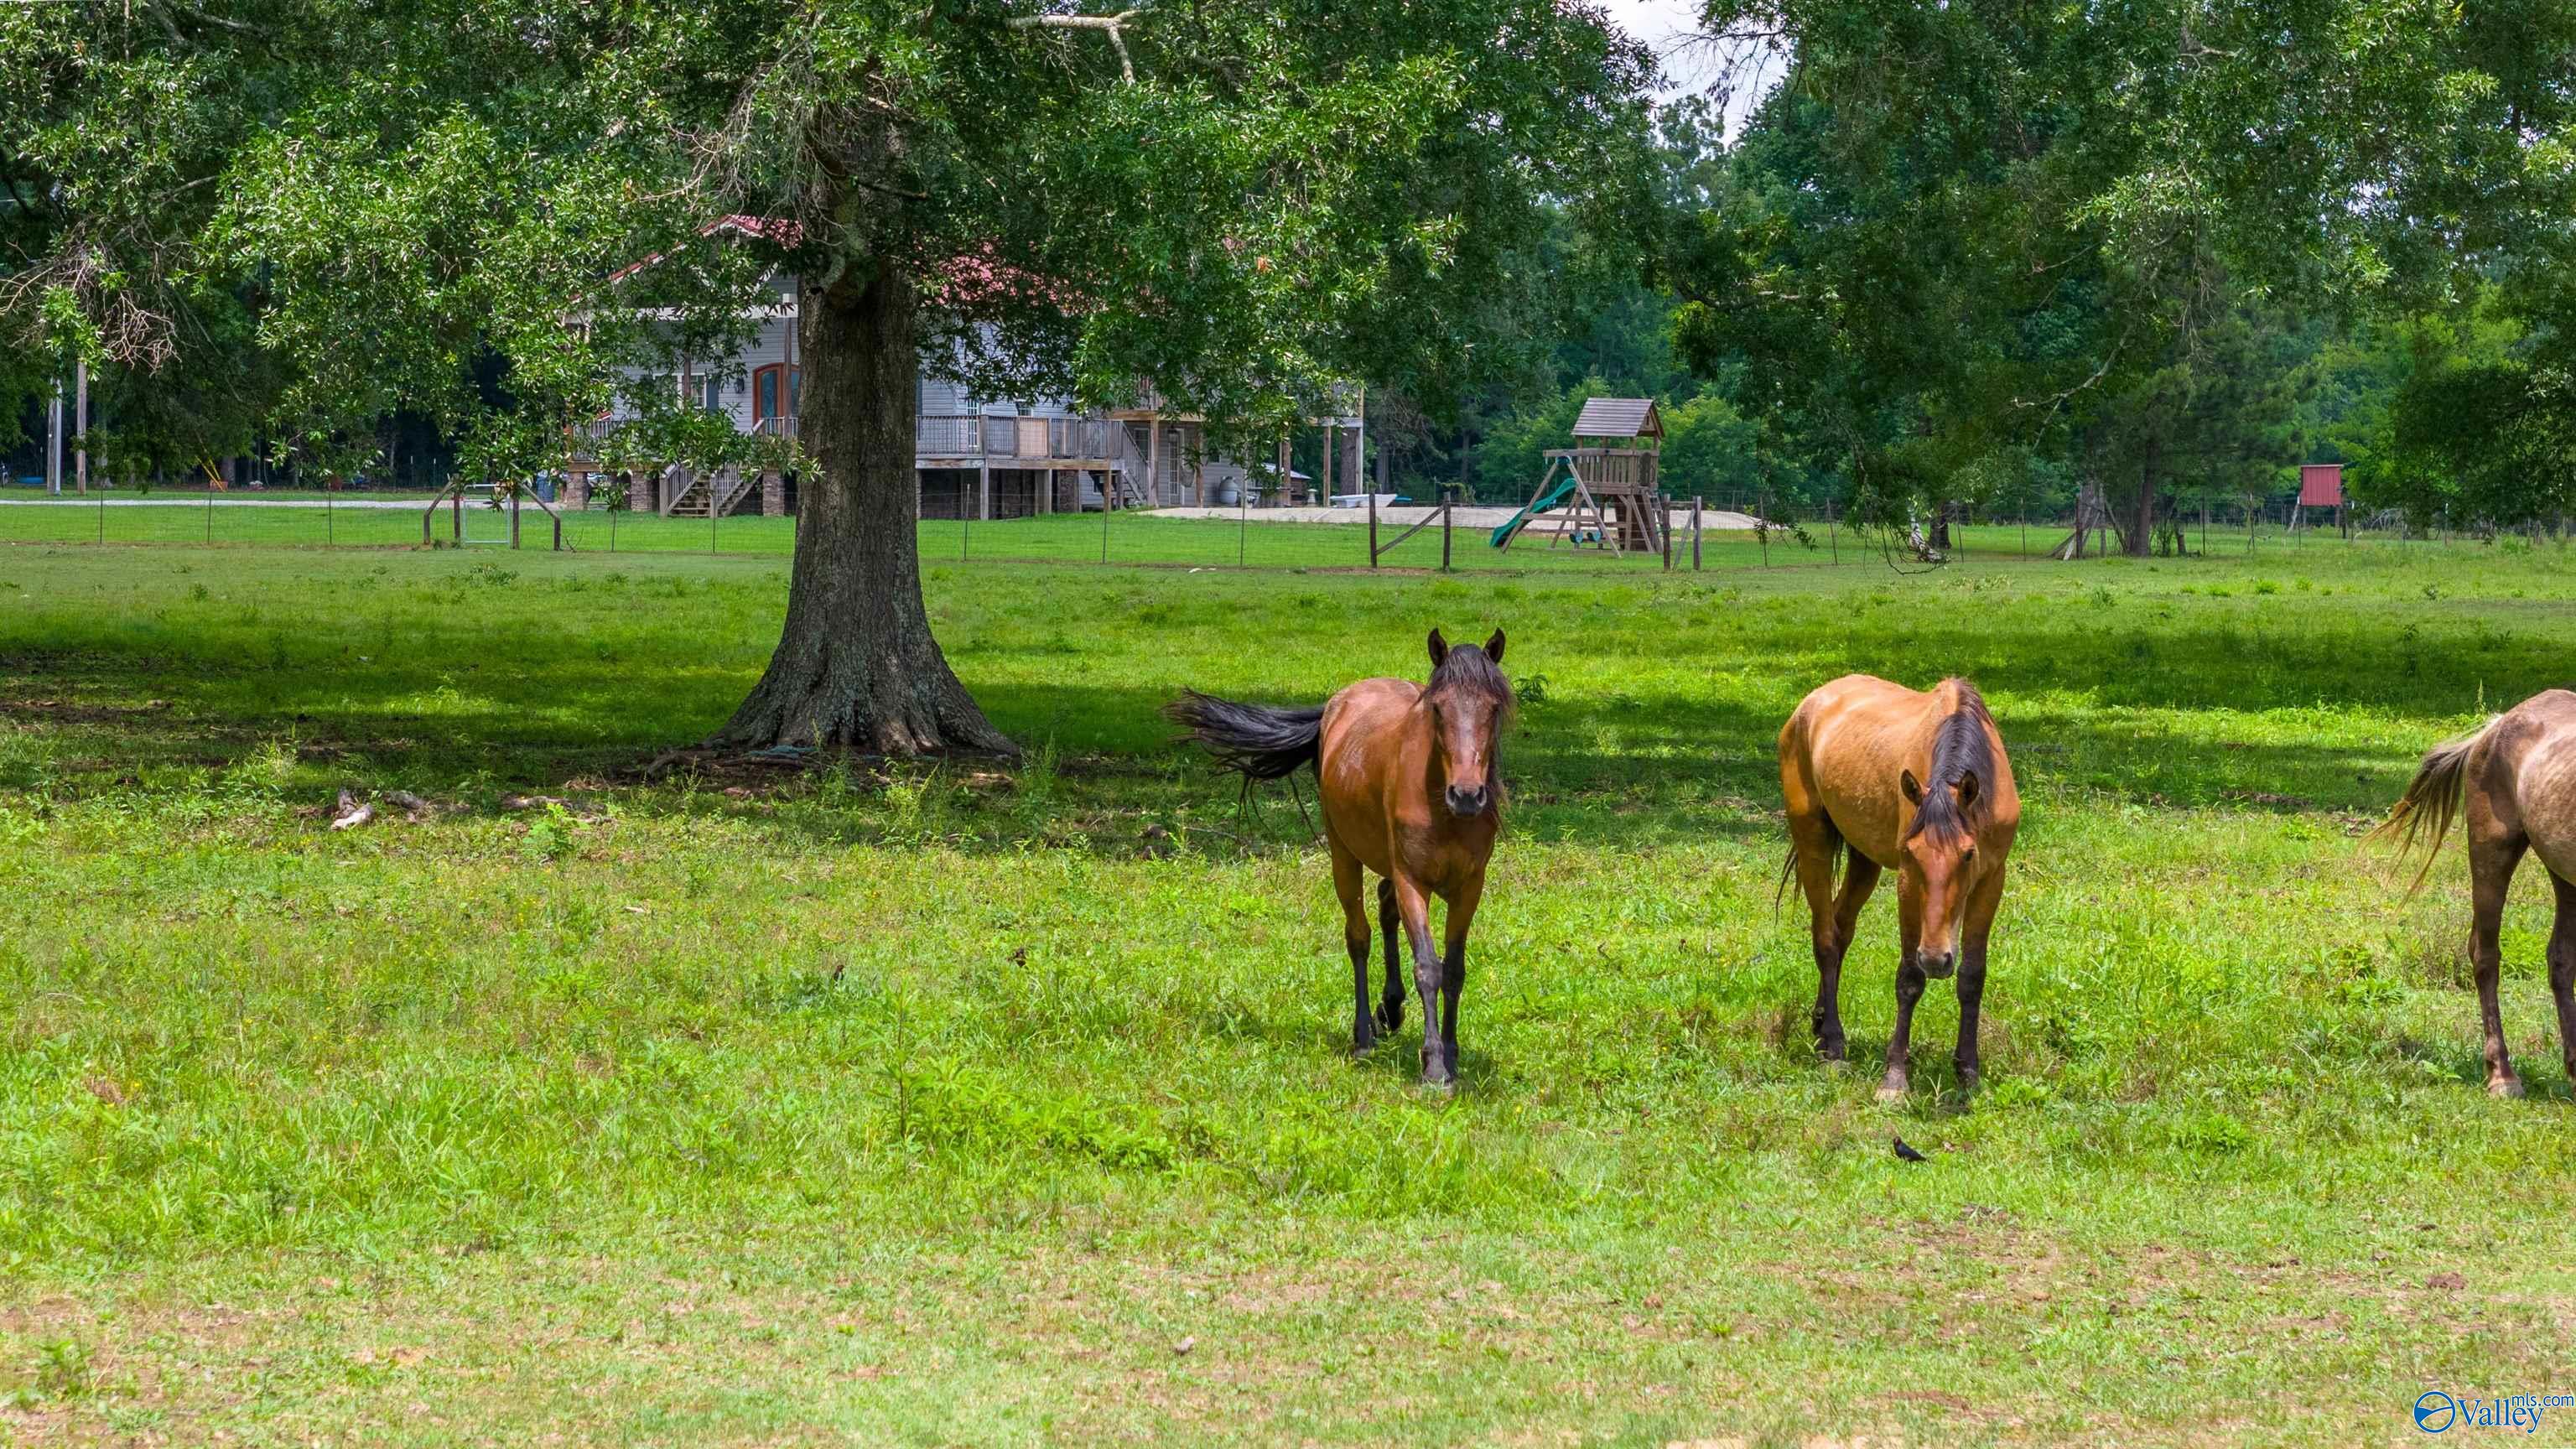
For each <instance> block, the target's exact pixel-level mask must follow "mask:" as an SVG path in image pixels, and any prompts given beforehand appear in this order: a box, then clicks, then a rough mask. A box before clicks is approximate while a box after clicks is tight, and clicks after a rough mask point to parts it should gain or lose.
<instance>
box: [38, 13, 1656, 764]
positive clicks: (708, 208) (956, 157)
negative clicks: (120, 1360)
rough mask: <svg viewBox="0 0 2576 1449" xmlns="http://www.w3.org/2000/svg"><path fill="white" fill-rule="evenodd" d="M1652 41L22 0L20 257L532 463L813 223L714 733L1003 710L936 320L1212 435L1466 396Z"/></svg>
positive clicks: (81, 331)
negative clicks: (939, 517)
mask: <svg viewBox="0 0 2576 1449" xmlns="http://www.w3.org/2000/svg"><path fill="white" fill-rule="evenodd" d="M1651 70H1652V66H1651V62H1650V60H1649V58H1648V57H1647V56H1646V54H1645V53H1644V52H1643V51H1642V50H1641V49H1640V48H1639V47H1637V46H1636V45H1635V44H1633V43H1632V42H1630V41H1629V40H1627V39H1626V38H1625V37H1623V36H1622V35H1620V34H1619V33H1618V32H1617V31H1616V30H1615V29H1614V28H1613V27H1611V26H1610V25H1609V24H1607V23H1606V22H1605V21H1604V20H1603V19H1602V17H1601V16H1600V15H1599V14H1598V13H1597V12H1596V11H1593V10H1591V9H1589V8H1587V7H1585V6H1583V5H1580V4H1567V3H1558V0H1434V3H1412V0H1186V3H1172V4H1161V5H1140V6H1138V7H1136V8H1132V9H1124V10H1116V11H1109V10H1095V11H1082V10H1078V9H1076V8H1074V7H1073V6H1070V5H1064V4H1055V3H1032V0H909V3H891V0H809V3H796V0H788V3H780V0H132V3H130V4H129V3H127V0H113V3H97V4H85V3H64V4H50V5H41V6H11V7H7V8H6V9H5V10H0V74H6V75H7V76H9V77H10V78H11V79H10V83H9V84H8V85H5V86H0V179H6V180H7V181H8V182H9V184H10V187H11V189H12V194H13V196H14V197H16V198H18V199H19V205H18V207H17V208H15V209H13V212H12V216H13V218H14V221H13V224H12V227H11V230H10V233H9V237H8V245H9V246H10V247H11V248H12V249H13V255H11V257H10V258H9V259H8V261H7V263H6V266H7V269H8V271H7V280H8V283H9V286H8V290H7V291H6V292H5V293H0V298H5V305H6V306H7V308H8V320H9V321H10V322H12V323H14V324H15V325H16V328H17V331H18V333H19V335H20V336H22V337H24V336H28V335H30V334H43V336H44V337H45V338H46V339H47V340H48V341H50V342H56V343H65V344H70V345H78V346H80V347H83V348H86V349H88V350H89V351H90V352H91V353H92V355H94V356H95V357H97V358H98V360H99V361H100V364H101V365H102V366H103V367H106V368H109V369H111V370H117V371H121V372H122V373H124V374H127V375H134V374H142V373H148V372H150V371H151V370H152V369H154V368H156V367H158V368H172V367H176V368H199V369H204V368H214V369H220V368H222V367H224V366H226V365H227V364H228V363H235V364H237V363H238V361H239V358H238V357H234V358H230V359H227V358H226V357H224V356H221V355H209V353H210V351H211V349H209V348H208V347H206V346H205V345H204V341H205V339H204V338H203V337H202V336H201V335H199V333H200V331H201V329H198V328H196V327H194V325H193V324H192V318H194V317H195V316H197V315H198V314H200V313H202V312H204V311H205V310H206V309H207V308H208V307H209V306H211V305H213V304H214V303H215V302H217V301H220V302H221V303H222V304H223V305H224V306H225V307H241V308H245V309H247V311H248V314H249V315H250V316H251V318H252V319H253V322H254V325H255V327H256V340H255V342H253V343H252V344H250V345H253V346H255V347H256V348H258V349H259V350H260V352H261V353H262V355H263V356H265V357H267V358H269V359H273V360H275V361H276V362H277V364H278V365H279V366H280V367H281V368H282V375H281V376H280V377H279V378H278V380H277V381H276V383H275V384H274V386H273V387H271V388H270V389H268V396H267V397H266V399H265V402H266V406H267V411H268V415H269V422H270V425H271V427H272V429H273V430H274V432H275V433H276V435H277V436H280V437H283V438H285V439H288V440H289V441H290V442H291V443H292V444H293V446H294V447H296V448H297V449H300V450H302V451H303V452H304V453H305V454H306V455H309V456H313V457H317V458H319V457H322V456H325V455H328V454H330V453H331V452H332V451H333V450H334V449H341V450H345V449H348V448H350V447H352V446H354V445H355V444H354V443H353V440H362V439H363V438H364V437H365V436H366V435H367V432H368V429H369V426H370V424H371V422H372V420H373V419H375V418H378V417H381V416H384V415H386V414H387V413H389V412H390V411H391V410H393V409H396V408H401V409H408V410H411V411H414V412H418V413H424V414H428V415H431V416H434V417H436V418H438V419H439V420H441V422H442V423H443V425H445V426H446V427H447V428H448V430H449V432H450V434H451V436H452V437H454V438H456V439H458V440H459V441H460V443H461V444H462V446H463V448H464V451H465V453H466V456H467V460H468V466H471V467H475V468H479V469H483V470H487V471H489V472H490V473H491V474H492V475H494V476H496V477H511V476H522V475H524V474H525V472H526V471H527V470H529V469H531V468H534V467H537V466H542V465H544V464H546V463H549V462H551V461H554V460H555V459H557V458H559V457H560V456H562V454H563V453H564V452H565V450H566V448H567V446H568V443H567V437H566V424H567V422H569V421H574V420H579V419H586V418H589V417H592V416H595V415H597V414H598V413H599V412H601V411H602V409H603V408H604V406H605V404H606V403H607V401H608V400H609V397H610V395H611V392H612V390H613V389H614V388H615V387H616V385H617V384H616V381H615V379H616V378H617V376H618V375H619V368H620V367H621V366H623V367H625V368H628V369H637V368H641V369H645V370H650V368H651V367H652V365H653V364H652V359H653V357H654V356H655V355H656V354H657V352H658V353H664V354H667V353H669V352H672V351H674V350H681V349H694V350H695V352H696V355H698V356H700V357H705V356H708V355H721V351H722V344H723V341H724V339H725V338H726V336H727V334H728V332H729V331H735V330H738V329H739V325H740V320H739V319H740V317H741V315H742V309H743V307H744V306H745V305H746V304H747V303H748V302H749V301H750V300H751V299H752V298H753V297H754V296H755V295H756V288H757V286H758V283H759V276H760V273H761V272H762V271H763V270H765V269H766V268H767V267H769V266H773V265H774V266H779V267H784V268H787V269H790V270H791V271H792V272H793V274H794V275H796V276H797V277H799V278H800V279H801V282H800V285H801V287H802V289H803V290H802V295H801V298H800V303H801V309H800V315H801V338H800V342H801V347H802V352H803V364H804V367H805V370H806V372H805V383H804V389H803V400H802V412H803V418H802V430H801V431H802V438H801V444H802V447H803V448H804V450H805V451H806V453H807V454H809V455H810V458H811V462H812V468H813V473H814V476H812V477H810V478H809V479H808V480H807V481H806V483H805V486H804V488H803V490H802V492H801V496H800V501H801V510H800V520H799V531H798V536H797V548H796V557H795V561H794V567H793V572H792V575H791V582H790V590H789V600H788V610H787V622H786V627H785V633H784V636H783V637H782V639H781V641H780V645H779V648H778V650H777V652H776V655H775V657H774V659H773V660H772V662H771V664H770V667H769V670H768V672H767V674H766V675H765V676H764V677H763V678H762V680H761V681H760V683H759V684H758V685H757V686H756V688H755V689H754V690H753V692H752V693H751V695H750V697H749V698H748V699H747V700H746V701H745V702H744V703H743V705H742V707H741V709H740V711H739V712H738V713H737V714H736V715H735V717H734V718H733V720H732V721H731V722H730V723H729V724H728V725H727V726H726V727H725V728H724V729H723V730H722V731H721V732H720V735H719V738H720V739H722V740H725V741H728V742H732V743H738V744H745V745H750V744H761V743H768V742H773V741H792V742H810V743H820V744H835V745H850V746H854V747H858V748H862V749H867V750H875V751H885V752H892V753H910V752H919V751H929V750H937V749H943V748H952V747H970V748H984V749H1006V748H1008V742H1007V741H1006V740H1005V739H1004V738H1003V737H1002V736H1001V734H1000V733H998V732H997V731H996V730H995V729H994V728H993V727H992V726H991V725H990V724H989V723H988V722H987V721H986V720H985V718H984V716H983V715H982V713H981V712H980V711H979V710H978V709H977V707H976V705H975V703H974V701H973V700H972V699H971V698H970V697H969V696H968V694H967V692H966V691H965V689H964V688H963V687H961V686H960V684H959V683H958V681H957V679H956V678H955V676H954V675H953V674H952V673H951V671H950V669H949V667H948V664H947V662H946V660H945V659H944V658H943V657H942V655H941V652H940V649H939V646H938V644H937V643H936V641H935V640H934V639H933V638H932V636H931V631H930V627H929V623H928V620H927V618H926V616H925V612H924V609H923V606H922V601H921V594H920V586H919V580H918V574H917V562H916V557H915V549H914V529H913V520H914V517H915V512H916V499H915V493H914V482H913V473H912V449H913V418H914V396H915V393H914V387H913V379H914V375H915V368H916V366H917V365H918V361H919V359H920V358H922V357H924V356H929V357H931V358H932V359H934V360H935V361H937V362H938V363H939V365H941V366H945V367H950V368H953V369H954V370H957V371H959V372H962V373H965V374H967V375H969V376H970V377H971V378H973V379H977V380H981V381H983V382H985V383H987V384H988V385H990V386H992V387H993V388H995V389H996V390H998V389H999V388H1001V387H1002V386H1004V385H1005V384H1007V385H1009V386H1010V387H1012V388H1014V389H1015V390H1026V389H1030V388H1034V387H1039V386H1044V387H1048V388H1062V389H1065V390H1068V391H1072V392H1075V393H1077V394H1078V395H1080V396H1082V397H1084V398H1086V399H1088V400H1092V401H1095V402H1116V401H1122V400H1127V399H1132V398H1134V397H1135V396H1137V395H1138V394H1139V392H1140V391H1141V390H1142V389H1144V388H1146V387H1152V388H1154V389H1156V390H1158V391H1159V392H1160V393H1161V395H1162V396H1163V397H1165V398H1166V399H1168V400H1169V402H1170V403H1171V404H1172V405H1174V406H1177V407H1182V408H1189V409H1195V410H1198V411H1202V412H1204V413H1206V414H1208V415H1209V416H1210V417H1211V418H1212V419H1213V420H1214V421H1215V423H1216V426H1217V432H1218V435H1219V436H1220V438H1222V437H1225V436H1228V435H1229V434H1230V435H1232V436H1236V437H1245V438H1248V437H1251V436H1254V435H1256V434H1257V433H1258V432H1259V431H1260V430H1261V429H1264V428H1272V427H1276V426H1278V425H1279V424H1281V423H1283V422H1285V421H1287V420H1290V419H1293V418H1295V417H1298V416H1300V415H1309V414H1311V413H1312V412H1314V411H1316V410H1318V408H1319V405H1320V404H1321V403H1322V401H1323V399H1324V398H1325V396H1326V391H1327V389H1328V388H1330V387H1331V386H1333V385H1334V384H1335V383H1336V382H1341V381H1369V382H1376V383H1382V384H1389V385H1395V386H1400V387H1402V388H1403V389H1404V390H1405V391H1406V392H1408V393H1409V394H1410V395H1412V396H1415V397H1419V398H1425V399H1440V398H1444V397H1455V396H1458V395H1460V394H1461V393H1463V392H1464V391H1466V390H1468V389H1470V388H1471V387H1473V386H1474V385H1476V384H1477V382H1478V381H1479V380H1480V379H1483V378H1485V377H1489V376H1492V375H1496V374H1498V373H1501V372H1506V371H1509V370H1511V369H1513V368H1515V367H1516V366H1518V365H1519V364H1521V363H1522V362H1524V361H1525V360H1526V355H1527V354H1528V352H1529V350H1530V349H1532V348H1543V347H1544V346H1546V344H1547V342H1548V341H1549V340H1550V339H1549V337H1548V336H1547V335H1546V329H1545V328H1544V327H1543V326H1541V325H1539V324H1540V323H1541V322H1542V321H1543V319H1544V318H1545V317H1546V316H1547V311H1546V303H1547V297H1548V293H1549V290H1550V288H1551V286H1552V285H1553V278H1552V277H1551V275H1550V269H1549V268H1548V267H1547V266H1546V265H1545V260H1544V258H1545V248H1544V246H1543V243H1544V240H1545V238H1546V235H1547V231H1548V220H1549V215H1550V213H1551V212H1552V211H1558V210H1561V209H1565V208H1571V209H1574V210H1577V211H1581V212H1586V213H1589V214H1591V215H1592V216H1593V217H1594V218H1595V220H1594V222H1593V224H1595V225H1597V226H1599V227H1601V228H1603V229H1605V230H1609V229H1615V228H1616V227H1617V226H1618V225H1619V224H1620V222H1621V220H1622V218H1623V217H1625V216H1627V215H1631V214H1633V209H1634V208H1635V206H1636V205H1637V203H1638V200H1639V195H1640V193H1641V191H1642V182H1641V181H1640V180H1639V179H1638V178H1639V177H1640V176H1641V175H1642V166H1641V164H1640V161H1639V152H1638V142H1639V138H1640V137H1641V136H1642V134H1643V131H1644V126H1643V123H1642V117H1641V114H1640V106H1641V100H1640V95H1641V92H1642V91H1643V89H1644V88H1645V86H1646V85H1647V84H1648V83H1649V82H1650V80H1651ZM725 215H749V216H754V217H759V218H764V219H768V220H775V221H780V222H787V223H792V225H790V226H784V227H767V226H764V227H761V228H758V229H757V234H756V235H753V236H750V237H747V238H746V237H739V236H735V237H731V238H729V239H727V240H724V241H722V242H718V241H715V240H711V239H707V238H704V237H702V236H701V235H700V233H701V231H702V229H703V228H704V226H705V225H706V223H707V222H708V221H709V220H711V219H713V218H715V217H719V216H725ZM644 257H659V258H662V259H663V260H662V264H660V265H657V266H654V267H650V268H646V269H644V270H643V271H641V272H634V273H630V274H628V275H626V276H623V277H620V275H619V274H620V272H621V269H622V268H625V267H626V266H627V265H628V264H630V263H632V262H635V261H636V260H638V259H640V258H644ZM572 318H577V319H578V320H579V323H580V325H567V322H568V319H572ZM639 319H649V322H650V325H646V321H645V320H639ZM951 359H953V360H951ZM496 362H497V364H498V368H499V372H498V376H499V379H500V381H499V385H498V386H497V387H495V386H494V385H493V382H492V379H493V376H494V372H493V368H494V364H495V363H496ZM1005 395H1008V394H1005Z"/></svg>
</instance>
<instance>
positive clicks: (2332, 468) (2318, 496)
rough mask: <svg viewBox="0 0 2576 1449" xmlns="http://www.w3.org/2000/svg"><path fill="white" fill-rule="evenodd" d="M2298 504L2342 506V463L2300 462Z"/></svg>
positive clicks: (2323, 506) (2314, 506)
mask: <svg viewBox="0 0 2576 1449" xmlns="http://www.w3.org/2000/svg"><path fill="white" fill-rule="evenodd" d="M2299 506H2300V507H2301V508H2339V507H2341V506H2343V465H2342V464H2341V463H2302V464H2300V465H2299Z"/></svg>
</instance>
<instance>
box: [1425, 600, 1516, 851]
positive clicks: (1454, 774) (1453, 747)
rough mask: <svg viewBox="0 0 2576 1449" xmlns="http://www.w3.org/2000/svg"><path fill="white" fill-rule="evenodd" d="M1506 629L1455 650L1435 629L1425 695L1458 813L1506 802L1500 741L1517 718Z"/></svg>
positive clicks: (1436, 753)
mask: <svg viewBox="0 0 2576 1449" xmlns="http://www.w3.org/2000/svg"><path fill="white" fill-rule="evenodd" d="M1502 662H1503V631H1502V630H1500V629H1496V630H1495V631H1494V637H1492V638H1490V639H1488V640H1486V641H1485V647H1484V648H1482V649H1479V648H1477V647H1476V646H1475V645H1473V644H1461V645H1459V646H1458V647H1457V648H1455V649H1452V648H1450V647H1449V641H1448V640H1446V639H1443V638H1441V637H1440V631H1439V630H1437V629H1434V630H1432V631H1431V683H1430V685H1429V687H1427V688H1425V689H1424V690H1423V691H1422V703H1423V706H1424V708H1426V709H1427V710H1429V711H1430V713H1431V749H1432V755H1433V760H1434V763H1435V766H1436V768H1437V769H1438V771H1439V775H1440V782H1441V784H1442V786H1443V787H1444V793H1445V796H1446V798H1447V801H1448V805H1449V811H1450V813H1451V814H1453V815H1460V816H1475V815H1482V814H1484V813H1485V812H1486V811H1488V810H1492V809H1494V808H1496V807H1497V806H1499V805H1500V804H1501V803H1502V799H1503V786H1502V779H1501V764H1500V757H1499V755H1498V753H1497V750H1496V745H1495V741H1496V739H1497V738H1498V737H1499V736H1500V735H1501V734H1502V730H1503V722H1504V721H1505V720H1507V719H1509V718H1510V717H1511V712H1512V686H1511V681H1509V680H1507V679H1505V678H1503V671H1502V670H1501V668H1500V667H1499V666H1500V665H1501V664H1502Z"/></svg>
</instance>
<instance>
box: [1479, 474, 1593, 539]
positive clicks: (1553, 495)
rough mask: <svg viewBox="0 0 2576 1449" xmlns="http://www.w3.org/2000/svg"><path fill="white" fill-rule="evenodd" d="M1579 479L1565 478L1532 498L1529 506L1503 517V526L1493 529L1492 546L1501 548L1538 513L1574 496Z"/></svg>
mask: <svg viewBox="0 0 2576 1449" xmlns="http://www.w3.org/2000/svg"><path fill="white" fill-rule="evenodd" d="M1579 481H1580V480H1577V479H1574V478H1568V479H1566V480H1565V481H1563V482H1561V483H1559V484H1557V485H1556V486H1555V487H1553V488H1550V489H1549V490H1547V492H1546V493H1544V494H1542V495H1541V496H1539V497H1538V498H1536V499H1534V500H1532V501H1531V503H1530V506H1529V507H1527V508H1524V509H1522V510H1521V511H1520V512H1518V513H1515V514H1513V515H1512V516H1511V517H1510V518H1508V519H1505V520H1504V521H1503V526H1502V527H1500V528H1497V529H1495V530H1494V547H1496V548H1501V547H1503V546H1504V545H1506V544H1508V543H1510V542H1511V541H1512V535H1513V534H1515V533H1518V532H1520V531H1521V529H1522V528H1523V527H1525V526H1527V525H1528V523H1529V521H1530V520H1531V519H1532V518H1535V517H1537V516H1538V515H1539V514H1542V513H1545V512H1547V511H1548V510H1549V509H1551V508H1554V507H1557V506H1558V505H1560V504H1562V503H1564V502H1565V501H1566V500H1567V499H1569V498H1572V497H1573V496H1574V490H1575V487H1576V485H1577V483H1578V482H1579Z"/></svg>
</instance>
